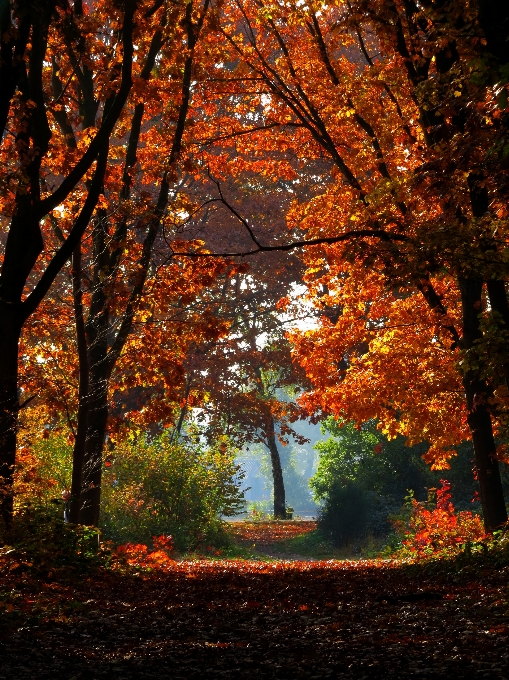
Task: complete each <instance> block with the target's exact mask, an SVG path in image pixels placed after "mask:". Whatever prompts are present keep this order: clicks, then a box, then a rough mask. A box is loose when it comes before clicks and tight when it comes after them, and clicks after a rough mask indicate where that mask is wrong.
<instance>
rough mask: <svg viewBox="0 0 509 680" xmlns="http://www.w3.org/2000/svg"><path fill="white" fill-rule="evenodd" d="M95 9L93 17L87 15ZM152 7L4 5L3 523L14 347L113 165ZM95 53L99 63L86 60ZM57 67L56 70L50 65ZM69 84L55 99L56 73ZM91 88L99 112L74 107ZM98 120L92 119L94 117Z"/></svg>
mask: <svg viewBox="0 0 509 680" xmlns="http://www.w3.org/2000/svg"><path fill="white" fill-rule="evenodd" d="M87 10H90V11H87ZM157 18H158V13H157V11H153V10H152V8H151V7H150V6H149V5H146V6H145V5H144V4H143V3H140V4H139V5H137V4H136V3H135V2H129V1H128V2H126V3H125V6H124V7H123V8H122V9H119V8H118V6H116V5H115V4H110V3H108V2H100V3H99V2H98V3H94V4H93V5H90V4H89V5H87V7H86V8H85V9H84V8H83V6H82V4H81V2H75V3H74V4H73V5H72V6H70V5H68V4H65V3H62V4H59V3H56V2H53V1H52V0H47V1H46V0H43V1H40V2H33V3H22V4H17V3H3V4H2V14H1V24H2V26H1V41H2V45H1V51H2V62H1V64H0V72H1V80H2V83H6V84H7V85H6V87H5V88H3V89H2V99H1V106H0V111H1V115H2V120H1V123H2V131H3V137H2V151H1V152H2V159H3V167H4V171H3V178H2V187H1V196H2V219H3V228H4V230H5V232H6V239H5V246H4V257H3V264H2V272H1V276H0V290H1V294H0V297H1V302H0V347H1V352H2V362H1V363H0V395H1V396H0V399H1V402H2V409H1V410H0V478H1V480H2V489H1V492H2V498H1V515H2V520H3V522H4V524H5V525H6V526H7V527H9V526H10V524H11V520H12V509H13V497H12V474H13V466H14V463H15V455H16V430H17V417H18V411H19V409H20V407H22V405H23V404H21V405H20V404H19V402H18V344H19V337H20V333H21V329H22V327H23V324H24V323H25V322H26V321H27V319H28V318H29V317H30V316H31V314H33V312H34V311H35V310H36V309H37V307H38V305H39V304H40V302H41V300H42V299H43V297H44V295H45V294H46V293H47V291H48V290H49V288H50V286H51V284H52V283H53V281H54V279H55V278H56V276H57V275H58V273H59V271H60V270H61V269H62V267H63V266H64V264H65V262H66V261H67V260H68V259H69V258H70V257H71V255H72V253H73V251H74V250H75V248H76V246H77V245H78V244H79V241H80V239H81V237H82V235H83V232H84V230H85V229H86V227H87V225H88V223H89V221H90V218H91V217H92V215H93V213H94V211H95V210H96V208H97V206H98V203H99V201H100V197H101V194H102V189H103V182H104V177H105V174H106V169H107V167H108V152H109V142H110V139H111V137H112V135H113V134H114V131H115V129H116V125H117V123H118V121H119V120H120V119H121V117H122V113H123V111H124V107H125V104H126V101H127V99H128V97H129V94H130V92H131V88H132V83H133V77H134V76H136V75H137V69H138V67H139V62H137V61H134V60H133V56H134V52H135V47H136V48H137V49H138V50H139V51H140V54H143V53H144V52H145V39H146V37H147V35H148V36H150V35H151V34H152V33H153V32H154V30H156V29H155V26H157ZM89 55H97V58H93V59H90V57H89ZM52 64H53V66H52ZM52 69H53V71H58V72H59V73H60V76H61V77H62V78H63V77H65V79H66V81H65V88H64V90H63V91H62V92H61V93H60V94H59V96H58V97H55V96H54V93H53V92H52V88H51V73H52ZM90 88H95V95H94V111H86V110H85V109H84V108H83V107H80V108H77V107H76V105H75V102H80V103H81V104H83V103H84V98H83V93H84V92H86V91H87V90H89V89H90ZM68 111H72V118H73V120H79V119H80V118H81V117H83V118H84V119H85V118H86V119H87V120H88V122H89V124H88V125H87V130H86V131H85V134H83V135H82V136H80V143H79V144H78V148H69V145H68V144H67V142H66V135H65V134H63V133H62V132H61V130H60V128H59V126H58V125H57V121H58V119H59V118H63V117H65V116H67V113H68ZM92 114H93V115H92ZM62 210H65V211H69V215H72V217H70V218H69V219H68V220H66V224H65V227H66V230H65V231H64V232H63V235H64V239H63V242H62V244H61V245H59V246H57V247H56V249H55V251H54V252H52V249H49V250H45V248H44V239H45V237H46V239H47V233H46V231H45V227H46V224H47V222H48V220H47V218H48V217H49V216H50V215H52V214H54V215H56V216H58V215H59V212H61V211H62ZM55 211H56V212H55Z"/></svg>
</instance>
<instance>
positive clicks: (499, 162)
mask: <svg viewBox="0 0 509 680" xmlns="http://www.w3.org/2000/svg"><path fill="white" fill-rule="evenodd" d="M236 8H237V9H232V11H231V14H230V15H229V23H226V24H225V25H224V26H223V28H222V31H223V35H224V36H225V37H226V39H227V40H228V41H229V44H230V50H231V61H230V64H231V62H232V61H233V60H234V59H236V60H237V62H236V67H235V69H234V73H235V75H236V78H235V88H236V97H235V98H234V99H232V109H235V110H236V111H238V110H239V109H240V108H241V106H242V105H243V106H244V107H245V109H247V110H253V109H256V110H257V111H260V109H261V110H262V112H261V113H258V116H257V121H256V123H257V125H256V127H257V128H258V132H257V136H256V143H257V145H258V146H257V151H256V153H257V154H261V152H262V149H264V150H266V151H267V152H269V151H270V150H273V149H274V148H277V145H278V144H280V143H282V140H284V142H283V143H285V144H287V145H288V146H289V147H290V148H292V150H293V151H294V153H295V154H296V155H297V156H298V157H299V158H303V159H304V158H309V157H310V156H311V157H313V156H314V157H317V156H319V155H320V154H324V155H326V156H327V157H328V159H329V162H330V174H331V175H332V177H331V182H330V183H329V186H328V189H327V191H326V192H325V193H322V195H321V196H319V197H316V198H314V199H312V200H311V201H310V202H309V203H308V204H306V205H301V206H298V205H295V206H294V209H293V210H292V211H290V213H289V215H288V222H289V224H290V226H291V227H293V226H294V225H299V226H301V227H305V228H307V233H308V235H309V237H311V238H316V237H319V236H323V237H331V238H334V237H335V238H336V241H337V243H338V244H339V245H336V246H333V245H331V246H330V247H324V248H323V249H320V248H315V249H313V250H312V249H308V250H307V251H306V260H307V262H308V265H309V269H308V280H309V281H310V284H311V281H312V282H313V283H312V285H311V290H312V296H313V297H314V299H315V300H318V299H319V294H318V286H320V287H321V289H322V294H323V292H324V291H326V290H329V291H331V292H332V296H327V295H325V296H324V297H322V300H321V301H319V302H318V305H323V306H327V305H329V307H331V306H332V310H331V313H332V317H331V318H334V320H337V319H338V318H339V317H340V316H341V314H342V313H343V307H342V306H341V305H340V304H338V305H335V300H334V295H335V294H336V293H338V294H339V297H343V298H344V296H342V295H341V293H339V291H341V289H342V287H343V286H344V285H345V282H346V285H348V283H349V280H350V278H351V277H352V271H354V272H355V274H354V277H353V278H354V279H355V283H356V284H357V286H360V288H359V287H358V288H355V286H352V288H351V294H352V298H350V299H349V300H348V304H349V306H350V307H352V308H353V307H354V306H355V305H359V306H360V305H361V302H360V301H359V300H358V299H357V298H358V295H359V290H360V291H363V292H368V291H369V286H370V285H372V279H373V276H372V273H373V275H375V276H376V275H379V281H378V283H377V287H376V288H374V289H373V290H372V291H371V293H372V295H369V294H368V295H367V296H363V297H364V298H366V297H368V298H369V299H368V300H367V304H368V308H367V309H366V308H365V302H363V303H362V306H363V309H362V310H359V312H360V317H361V318H360V319H359V321H358V322H359V324H361V323H363V324H364V327H365V329H366V336H368V338H367V341H368V343H369V342H371V340H372V338H373V337H375V336H376V324H377V322H378V323H379V321H378V320H377V319H376V318H375V319H374V320H371V319H370V315H369V306H370V305H371V303H373V302H374V301H376V300H377V296H380V293H381V291H391V294H390V296H392V297H393V298H394V299H395V300H398V299H399V300H408V299H409V298H411V299H410V302H409V305H411V304H412V303H414V304H418V305H419V307H421V306H420V303H419V298H420V297H422V300H423V302H424V304H425V305H426V307H427V310H422V311H423V314H424V317H425V320H424V318H423V324H424V325H426V326H427V327H428V328H430V329H431V328H433V329H435V332H431V331H430V332H428V333H427V334H426V335H425V336H424V338H419V337H417V336H416V335H413V336H412V341H413V340H416V341H418V342H420V341H422V340H424V339H425V338H427V339H428V342H430V343H432V344H431V345H428V347H427V348H426V350H425V352H426V354H427V355H428V356H430V355H431V348H432V347H433V346H435V347H436V346H437V341H438V342H439V343H440V346H443V347H444V348H445V352H444V353H445V355H446V357H445V360H444V364H443V365H444V366H445V365H447V366H448V368H447V369H446V371H447V373H448V378H447V379H452V380H453V382H452V384H451V386H452V389H458V385H459V389H460V392H463V393H464V395H465V397H466V399H465V403H464V404H463V405H462V417H464V418H465V419H466V423H467V425H468V428H469V430H470V434H471V436H472V439H473V442H474V448H475V452H476V460H477V473H478V478H479V484H480V491H481V499H482V504H483V512H484V521H485V524H486V527H487V528H488V529H493V528H495V527H497V526H499V525H500V524H502V523H503V522H505V521H506V520H507V513H506V509H505V504H504V497H503V490H502V486H501V482H500V472H499V466H498V461H497V458H496V447H495V440H494V434H493V428H494V426H496V423H497V420H499V419H500V415H501V413H502V412H503V408H504V406H503V404H504V399H503V392H504V389H505V387H503V385H502V381H501V380H500V377H499V375H500V373H501V372H503V371H505V369H504V365H505V356H506V350H505V347H506V341H505V340H504V334H505V332H506V331H505V328H506V326H507V324H506V319H507V320H509V317H508V316H507V310H508V309H509V307H508V305H507V295H506V291H505V288H504V279H505V278H506V276H507V272H506V267H505V264H504V262H505V255H504V252H505V250H504V248H505V233H506V231H505V229H506V227H505V221H504V210H505V208H504V205H505V202H506V198H507V197H506V193H507V191H506V183H505V179H504V178H505V171H504V169H503V168H504V166H503V154H502V153H501V152H496V153H493V152H494V150H495V149H499V147H500V144H501V139H502V138H503V134H504V130H505V122H504V121H505V118H504V117H503V116H502V114H501V110H500V109H499V108H498V107H497V102H496V100H495V98H494V96H493V90H492V89H491V85H492V84H491V83H489V84H488V83H486V81H485V80H484V81H483V80H482V78H481V82H479V73H481V75H482V76H483V77H485V75H486V66H485V63H486V62H483V61H482V60H483V59H484V60H486V59H487V60H488V62H489V63H491V62H490V60H492V59H493V58H494V57H493V56H490V55H489V53H488V52H487V49H486V48H485V46H484V43H486V42H487V40H486V39H485V38H484V37H483V34H482V30H481V27H480V25H479V23H477V14H476V10H475V8H472V7H471V6H470V5H468V6H467V4H466V3H463V2H452V3H438V2H437V3H431V2H430V3H422V4H421V5H416V4H413V3H392V2H385V1H384V0H381V1H380V2H377V3H363V2H360V3H349V2H338V3H335V4H333V5H328V6H327V7H320V12H319V13H318V12H315V11H314V9H313V8H309V7H307V6H303V5H300V4H298V3H295V4H293V3H287V4H285V5H284V6H276V5H273V4H272V3H270V4H264V3H261V2H253V3H251V2H246V3H238V4H237V5H236ZM499 9H500V11H505V10H502V8H499ZM481 14H482V13H481ZM505 18H506V17H505V15H504V16H500V19H501V20H502V19H505ZM481 21H482V17H481ZM502 23H503V22H502ZM497 44H498V43H497ZM375 50H376V52H377V53H378V56H377V57H376V58H374V57H372V56H371V55H372V54H373V53H374V52H375ZM494 56H495V57H496V56H497V55H494ZM498 58H499V59H500V57H498ZM479 62H481V63H484V67H483V68H481V67H480V66H479ZM230 68H231V67H230V65H229V66H228V69H230ZM501 73H503V69H502V71H501ZM226 77H227V73H226V70H225V78H226ZM506 80H507V79H506ZM253 82H255V83H256V86H255V87H256V91H254V90H255V88H254V87H253V85H252V83H253ZM499 85H500V81H499ZM260 91H262V93H263V96H264V98H265V99H264V100H262V99H261V98H260V96H261V95H260ZM239 102H242V104H239ZM256 107H257V108H256ZM232 115H233V113H232ZM244 121H245V122H244V130H245V131H246V132H247V130H248V128H249V126H250V125H251V127H252V124H251V123H250V120H249V116H246V119H244ZM486 121H488V122H486ZM238 127H239V126H238V124H237V133H238ZM262 128H264V130H265V132H264V135H265V137H264V138H265V140H266V141H265V144H264V145H263V142H262V143H260V131H261V129H262ZM244 143H245V144H247V142H244ZM472 255H474V258H472ZM373 270H374V271H373ZM324 286H325V288H324ZM483 291H484V292H485V294H486V295H487V296H488V297H489V301H490V306H491V310H490V311H489V312H486V314H485V318H486V322H481V319H480V312H481V311H482V309H483V294H484V293H483ZM446 292H449V296H448V297H447V298H446V297H441V296H445V294H446ZM390 296H388V295H385V299H387V298H388V297H390ZM402 304H403V303H402ZM334 307H336V309H335V310H334ZM325 311H326V312H327V309H326V308H325ZM391 311H392V310H391ZM386 317H388V314H385V315H384V314H382V318H386ZM389 320H390V321H392V319H390V318H389ZM486 324H487V325H486ZM391 325H392V324H391ZM325 328H327V330H324V329H325ZM495 328H497V329H498V331H500V332H499V333H498V334H497V339H496V340H494V338H493V337H492V335H491V334H492V332H493V331H494V329H495ZM485 329H486V330H485ZM368 330H371V334H370V333H368V332H367V331H368ZM331 336H334V330H333V325H332V324H329V325H327V324H326V323H325V324H324V326H323V327H322V330H321V331H317V332H316V333H315V334H314V336H312V335H311V334H310V335H309V336H308V340H307V341H306V340H303V341H302V343H301V344H300V346H299V350H298V353H299V356H300V357H301V359H302V361H303V364H305V365H306V366H307V367H308V370H309V375H310V377H313V378H314V379H315V380H316V378H317V372H318V371H317V370H316V366H315V365H314V362H313V352H314V351H315V350H316V351H317V352H319V353H321V354H324V353H326V350H327V346H328V338H330V337H331ZM311 337H314V338H315V339H316V342H313V341H312V340H311ZM388 339H389V338H388V337H387V340H388ZM496 342H498V345H497V352H496V359H493V355H492V356H491V357H490V353H489V352H488V351H487V347H488V345H490V347H491V349H493V348H494V347H495V343H496ZM420 344H421V346H422V342H420ZM369 347H370V345H369V344H368V346H366V344H363V345H357V346H355V345H352V344H351V343H350V341H349V338H348V337H344V338H343V351H342V352H341V354H340V356H339V358H338V355H337V354H336V355H335V356H336V359H335V358H334V354H333V355H331V356H330V360H329V365H330V366H332V365H333V364H334V360H336V365H337V364H339V373H338V372H337V369H336V370H334V373H332V374H329V375H327V374H323V375H322V376H321V377H320V378H319V383H320V385H323V384H328V385H329V386H330V388H329V389H328V391H327V394H325V393H323V391H322V393H321V394H316V399H315V403H320V404H325V403H327V409H328V410H329V411H330V410H332V411H336V412H338V413H339V412H340V411H341V408H340V406H339V403H341V399H340V398H339V396H338V395H339V392H340V391H341V390H342V389H343V387H344V386H343V385H341V386H339V384H338V383H339V381H340V378H341V375H342V372H343V371H345V370H346V371H347V372H348V370H350V372H351V373H353V370H354V369H353V364H355V365H356V367H357V366H359V365H360V364H361V362H362V357H365V358H364V362H365V364H366V363H367V361H368V359H369V358H368V356H367V355H366V350H367V349H369ZM417 347H418V345H417V346H416V348H417ZM332 351H334V352H336V351H337V346H336V347H335V348H334V349H333V350H332ZM416 351H417V353H418V351H419V350H418V349H416ZM386 352H389V353H390V352H391V348H390V346H387V345H386ZM491 354H492V353H491ZM460 356H461V357H462V359H460ZM355 357H356V358H355ZM430 359H431V361H432V362H433V359H432V357H430ZM455 360H461V361H462V368H461V369H460V370H459V372H456V376H455V378H454V376H453V373H454V362H455ZM321 365H322V367H324V366H325V364H324V363H321ZM431 366H432V364H431V365H430V366H429V367H428V371H431V370H432V369H431ZM454 380H455V383H456V384H454ZM439 382H441V384H443V381H442V380H441V381H439ZM503 382H505V378H504V380H503ZM429 392H430V389H429V388H428V389H427V390H426V394H429ZM390 398H391V397H390V395H389V397H388V399H389V400H390ZM492 399H495V400H496V401H497V402H498V404H499V405H498V404H497V407H494V406H491V405H490V403H491V402H492ZM335 401H336V402H337V408H336V403H335ZM309 403H311V402H309ZM385 403H387V401H386V402H385ZM383 408H384V407H383V405H381V407H380V410H383ZM424 410H425V399H423V400H421V409H420V413H416V414H410V415H409V417H405V415H404V409H403V411H400V410H399V408H397V409H388V408H385V414H384V417H382V418H381V420H382V421H383V422H384V425H386V426H387V427H388V428H389V427H390V428H392V429H393V430H394V429H395V428H396V429H397V427H398V426H397V425H396V423H397V422H398V421H399V422H400V425H399V427H400V428H401V429H404V427H405V426H406V425H407V424H408V423H409V422H410V421H411V420H413V422H414V425H415V428H414V432H417V429H418V428H420V436H421V438H423V439H426V438H427V434H428V431H427V427H426V425H427V422H428V421H426V420H425V419H422V417H421V419H420V421H419V420H417V419H415V420H414V419H413V417H414V415H415V416H418V417H419V416H422V412H423V411H424ZM359 415H361V414H359ZM441 419H442V421H443V422H447V423H449V419H448V418H447V413H446V412H445V410H444V409H443V410H442V412H441ZM461 429H462V428H461V420H460V422H459V423H458V424H457V425H456V431H457V432H458V433H459V432H460V431H461ZM442 443H443V442H442ZM440 447H441V442H439V441H438V442H437V446H436V447H435V451H437V452H438V450H439V449H440ZM442 451H443V449H442ZM440 456H441V457H442V458H443V454H440V455H439V456H438V458H440Z"/></svg>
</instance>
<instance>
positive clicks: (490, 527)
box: [459, 279, 507, 531]
mask: <svg viewBox="0 0 509 680" xmlns="http://www.w3.org/2000/svg"><path fill="white" fill-rule="evenodd" d="M459 286H460V291H461V303H462V313H463V341H462V345H463V349H464V350H469V349H471V348H472V347H473V346H474V343H475V341H476V340H477V339H479V338H480V337H481V335H482V334H481V330H480V328H479V314H480V312H481V296H482V288H483V282H482V281H481V280H477V279H460V280H459ZM463 386H464V388H465V394H466V399H467V409H468V415H467V420H468V426H469V428H470V431H471V433H472V442H473V445H474V452H475V462H476V468H477V477H478V481H479V491H480V496H481V505H482V511H483V516H484V526H485V528H486V530H487V531H494V530H495V529H497V528H499V527H500V526H501V525H502V524H504V523H505V522H507V510H506V507H505V501H504V491H503V488H502V481H501V479H500V469H499V465H498V461H497V459H496V457H495V454H496V447H495V439H494V436H493V427H492V422H491V414H490V412H489V410H488V408H489V404H488V400H489V396H490V395H489V389H488V385H487V384H486V382H485V381H484V380H482V379H481V378H480V377H479V374H478V370H474V369H471V368H467V370H466V372H465V375H464V377H463Z"/></svg>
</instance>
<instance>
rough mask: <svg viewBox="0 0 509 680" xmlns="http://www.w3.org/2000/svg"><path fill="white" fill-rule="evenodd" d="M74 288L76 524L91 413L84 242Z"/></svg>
mask: <svg viewBox="0 0 509 680" xmlns="http://www.w3.org/2000/svg"><path fill="white" fill-rule="evenodd" d="M72 288H73V303H74V320H75V325H76V340H77V345H78V364H79V389H78V422H77V424H76V440H75V442H74V449H73V453H72V483H71V502H70V510H69V521H70V522H71V523H72V524H77V523H78V521H79V516H80V509H81V491H82V485H83V463H84V460H85V445H86V440H87V415H88V349H87V338H86V333H85V321H84V318H83V291H82V288H81V244H80V245H79V246H78V247H77V248H76V250H75V251H74V253H73V257H72Z"/></svg>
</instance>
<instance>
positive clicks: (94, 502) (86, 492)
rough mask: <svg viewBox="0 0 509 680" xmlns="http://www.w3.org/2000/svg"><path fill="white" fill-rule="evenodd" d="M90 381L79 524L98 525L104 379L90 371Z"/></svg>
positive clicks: (104, 418) (105, 418)
mask: <svg viewBox="0 0 509 680" xmlns="http://www.w3.org/2000/svg"><path fill="white" fill-rule="evenodd" d="M91 372H92V373H95V374H96V375H95V376H94V378H95V379H93V380H91V381H90V392H89V405H88V423H87V437H86V446H85V456H84V461H83V485H82V491H81V508H80V514H79V522H80V524H85V525H87V526H98V524H99V514H100V510H101V483H102V468H103V448H104V439H105V436H106V428H107V424H108V379H107V376H106V375H102V376H100V375H99V374H100V373H101V371H100V369H99V370H98V371H94V370H93V369H92V371H91Z"/></svg>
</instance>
